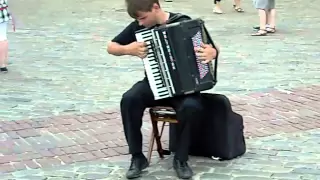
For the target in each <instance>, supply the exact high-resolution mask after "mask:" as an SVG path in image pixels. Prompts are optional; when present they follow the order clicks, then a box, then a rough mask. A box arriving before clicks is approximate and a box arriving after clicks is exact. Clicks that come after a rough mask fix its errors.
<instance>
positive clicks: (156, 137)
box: [152, 118, 164, 158]
mask: <svg viewBox="0 0 320 180" xmlns="http://www.w3.org/2000/svg"><path fill="white" fill-rule="evenodd" d="M152 119H153V118H152ZM152 127H153V133H154V137H155V139H156V143H157V150H158V153H159V156H160V158H164V157H163V149H162V146H161V142H160V136H159V130H158V121H155V120H152Z"/></svg>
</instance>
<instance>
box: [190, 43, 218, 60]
mask: <svg viewBox="0 0 320 180" xmlns="http://www.w3.org/2000/svg"><path fill="white" fill-rule="evenodd" d="M194 50H195V52H196V56H197V57H198V58H199V59H200V60H202V63H204V64H205V63H209V62H210V61H212V60H213V59H214V58H216V56H217V50H216V49H214V48H213V47H212V45H211V44H203V43H202V44H201V47H198V48H195V49H194Z"/></svg>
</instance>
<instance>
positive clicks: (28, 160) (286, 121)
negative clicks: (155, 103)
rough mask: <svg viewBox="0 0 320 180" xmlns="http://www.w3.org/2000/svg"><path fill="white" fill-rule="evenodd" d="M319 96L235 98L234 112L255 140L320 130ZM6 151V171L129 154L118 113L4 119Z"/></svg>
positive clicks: (1, 137) (313, 90)
mask: <svg viewBox="0 0 320 180" xmlns="http://www.w3.org/2000/svg"><path fill="white" fill-rule="evenodd" d="M319 97H320V87H319V86H310V87H308V88H297V89H291V90H290V91H286V92H280V91H270V92H268V93H255V94H249V95H245V96H244V95H243V96H230V99H231V100H232V104H233V110H234V111H236V112H238V113H239V114H241V115H243V117H244V123H245V124H244V125H245V136H246V138H247V139H251V138H256V137H263V136H269V135H274V134H278V133H291V132H298V131H305V130H310V129H315V128H320V121H319V119H320V111H319V109H320V101H319V99H320V98H319ZM144 121H145V122H144V124H143V128H142V131H143V135H144V149H145V150H147V148H148V146H149V144H148V140H149V138H150V134H151V124H150V123H149V122H150V119H149V116H147V114H146V116H145V117H144ZM165 130H166V131H165V132H164V137H163V139H162V141H163V143H164V146H165V147H168V136H167V134H168V131H167V130H168V128H165ZM280 136H281V135H280ZM318 145H319V144H318ZM250 146H251V145H249V148H250ZM286 146H287V145H286V144H283V147H286ZM0 147H1V149H0V155H1V158H0V172H2V173H8V172H14V171H18V170H23V169H26V168H31V169H37V168H48V167H58V166H61V165H63V164H72V163H76V162H87V161H92V160H96V159H102V158H110V157H115V156H119V155H126V154H127V153H128V152H127V150H128V147H127V145H126V142H125V139H124V133H123V130H122V125H121V120H120V115H119V113H118V111H104V112H100V113H95V114H78V115H70V116H54V117H51V118H38V119H26V120H19V121H2V122H0ZM314 147H315V148H316V147H317V146H314ZM310 148H311V149H313V146H312V147H310ZM296 155H297V154H296ZM302 155H303V154H302Z"/></svg>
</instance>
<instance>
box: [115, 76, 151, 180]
mask: <svg viewBox="0 0 320 180" xmlns="http://www.w3.org/2000/svg"><path fill="white" fill-rule="evenodd" d="M154 103H155V100H154V96H153V93H152V91H151V89H150V86H149V83H148V81H147V79H146V78H145V79H144V80H142V81H139V82H138V83H136V84H135V85H133V86H132V88H131V89H129V90H128V91H127V92H126V93H124V94H123V96H122V99H121V103H120V108H121V116H122V123H123V128H124V133H125V138H126V140H127V143H128V146H129V153H130V154H131V155H132V159H131V165H130V168H129V170H128V172H127V178H128V179H132V178H137V177H139V176H140V175H141V171H142V170H143V169H145V168H146V167H147V166H148V165H149V164H148V161H147V159H146V157H145V156H144V155H143V153H142V142H143V141H142V133H141V126H142V117H143V113H144V111H145V109H146V108H147V107H149V106H153V105H154Z"/></svg>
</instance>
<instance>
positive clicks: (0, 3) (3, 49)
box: [0, 0, 15, 72]
mask: <svg viewBox="0 0 320 180" xmlns="http://www.w3.org/2000/svg"><path fill="white" fill-rule="evenodd" d="M10 20H12V16H11V13H10V12H9V9H8V1H7V0H0V72H8V68H7V65H8V51H9V45H8V40H7V26H8V22H9V21H10ZM12 25H13V30H14V31H15V23H14V21H12Z"/></svg>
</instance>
